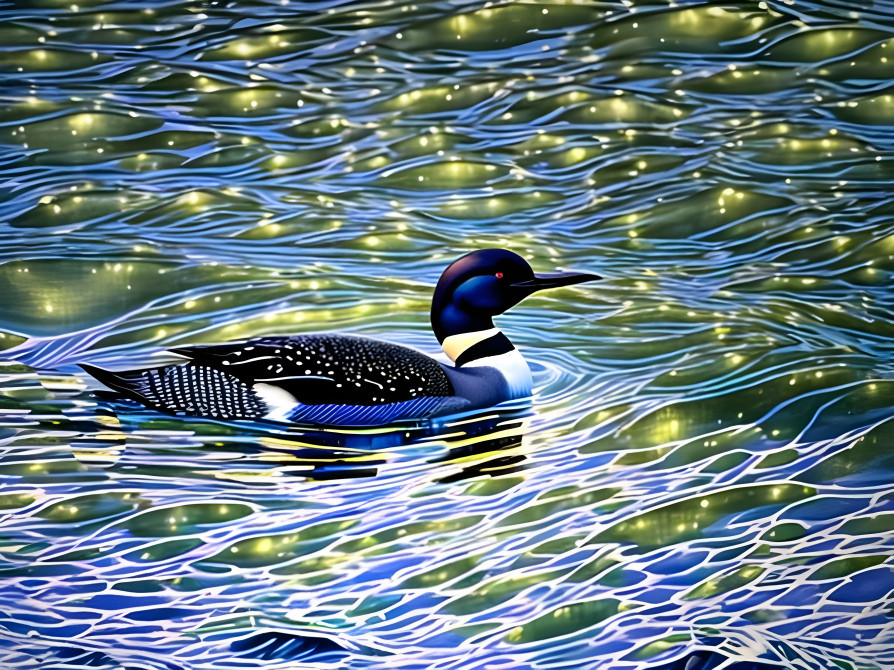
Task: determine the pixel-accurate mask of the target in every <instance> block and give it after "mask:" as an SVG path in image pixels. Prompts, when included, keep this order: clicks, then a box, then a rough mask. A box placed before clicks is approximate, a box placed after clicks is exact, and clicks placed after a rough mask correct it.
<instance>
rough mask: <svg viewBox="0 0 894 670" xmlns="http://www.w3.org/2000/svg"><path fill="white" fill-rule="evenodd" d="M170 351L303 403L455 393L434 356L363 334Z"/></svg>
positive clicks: (398, 400)
mask: <svg viewBox="0 0 894 670" xmlns="http://www.w3.org/2000/svg"><path fill="white" fill-rule="evenodd" d="M171 351H173V352H174V353H177V354H180V355H183V356H187V357H188V358H190V359H191V360H192V365H194V366H200V367H208V368H211V369H213V370H216V371H219V372H223V373H226V374H227V375H232V376H233V377H235V378H236V379H238V380H240V381H241V382H242V383H243V384H245V385H247V386H249V387H254V386H255V385H257V384H264V385H265V388H266V387H267V386H273V387H275V388H277V389H281V390H283V391H285V392H286V393H288V394H289V395H291V396H292V397H293V398H294V399H295V400H296V401H297V402H299V403H301V404H304V405H383V404H392V403H402V402H408V401H412V400H422V399H423V398H444V397H447V396H452V395H454V390H453V386H452V384H451V383H450V380H449V379H448V378H447V375H446V374H445V372H444V370H443V368H442V367H441V365H440V364H439V363H438V362H437V361H436V360H435V359H433V358H430V357H429V356H426V355H425V354H423V353H421V352H419V351H416V350H415V349H410V348H409V347H404V346H400V345H397V344H390V343H388V342H380V341H378V340H372V339H368V338H365V337H356V336H352V335H336V334H319V335H293V336H287V337H263V338H259V339H255V340H248V341H245V342H232V343H228V344H220V345H210V346H195V347H178V348H176V349H171Z"/></svg>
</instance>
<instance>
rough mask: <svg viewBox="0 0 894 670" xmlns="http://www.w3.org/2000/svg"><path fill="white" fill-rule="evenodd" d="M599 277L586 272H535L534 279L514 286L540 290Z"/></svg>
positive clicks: (594, 279)
mask: <svg viewBox="0 0 894 670" xmlns="http://www.w3.org/2000/svg"><path fill="white" fill-rule="evenodd" d="M597 279H602V277H600V276H599V275H591V274H586V273H584V272H540V273H535V274H534V278H533V279H529V280H528V281H522V282H518V283H517V284H513V286H516V287H518V288H523V289H527V290H528V291H539V290H541V289H545V288H558V287H559V286H571V285H572V284H583V283H584V282H585V281H596V280H597Z"/></svg>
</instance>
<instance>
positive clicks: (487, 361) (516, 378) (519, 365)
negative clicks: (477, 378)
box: [463, 349, 533, 399]
mask: <svg viewBox="0 0 894 670" xmlns="http://www.w3.org/2000/svg"><path fill="white" fill-rule="evenodd" d="M483 366H487V367H491V368H496V369H497V370H499V371H500V374H502V375H503V377H504V378H505V379H506V383H507V384H509V393H510V398H511V399H514V398H527V397H528V396H529V395H531V388H532V385H533V380H532V379H531V368H529V367H528V364H527V362H526V361H525V359H524V357H523V356H522V355H521V353H519V351H518V349H513V350H512V351H507V352H506V353H505V354H499V355H497V356H487V357H486V358H478V359H476V360H474V361H470V362H468V363H466V364H465V365H463V367H464V368H477V367H483Z"/></svg>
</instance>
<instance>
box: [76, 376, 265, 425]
mask: <svg viewBox="0 0 894 670" xmlns="http://www.w3.org/2000/svg"><path fill="white" fill-rule="evenodd" d="M80 367H81V369H82V370H84V371H85V372H86V373H87V374H89V375H91V376H92V377H94V378H95V379H97V380H98V381H100V382H102V383H103V384H105V385H106V386H108V387H109V388H111V389H113V390H114V391H116V392H117V393H118V394H120V396H124V397H125V398H130V399H132V400H136V401H137V402H139V403H141V404H143V405H145V406H146V407H150V408H152V409H157V410H160V411H162V412H168V413H171V414H176V415H179V416H203V417H208V418H211V419H257V418H261V417H263V416H264V415H265V414H267V411H268V408H267V404H266V403H265V402H264V401H263V400H262V399H261V397H260V396H259V395H258V394H257V393H256V392H255V391H254V390H253V389H252V388H251V387H250V386H248V385H247V384H244V383H243V382H241V381H240V380H239V379H237V378H236V377H234V376H233V375H231V374H229V373H227V372H222V371H220V370H214V369H212V368H208V367H204V366H201V365H189V364H187V365H169V366H166V367H162V368H148V369H144V370H122V371H119V372H113V371H111V370H103V369H102V368H98V367H96V366H94V365H87V364H82V365H81V366H80ZM102 397H108V393H107V392H106V393H103V395H102Z"/></svg>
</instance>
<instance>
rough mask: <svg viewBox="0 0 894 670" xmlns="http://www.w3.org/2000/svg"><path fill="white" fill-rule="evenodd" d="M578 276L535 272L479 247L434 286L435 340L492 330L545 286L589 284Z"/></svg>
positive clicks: (511, 256) (513, 257)
mask: <svg viewBox="0 0 894 670" xmlns="http://www.w3.org/2000/svg"><path fill="white" fill-rule="evenodd" d="M596 279H601V277H599V276H597V275H593V274H584V273H579V272H558V273H550V274H540V273H535V272H534V270H532V269H531V266H530V265H528V262H527V261H526V260H525V259H524V258H522V257H521V256H519V255H518V254H516V253H513V252H511V251H507V250H506V249H481V250H479V251H473V252H472V253H469V254H466V255H465V256H463V257H462V258H460V259H458V260H456V261H454V262H453V263H451V264H450V265H449V266H448V267H447V269H446V270H444V273H443V274H442V275H441V278H440V279H439V280H438V285H437V287H435V295H434V298H433V299H432V307H431V322H432V328H433V329H434V331H435V336H437V338H438V341H439V342H443V341H444V339H445V338H446V337H449V336H450V335H456V334H458V333H470V332H475V331H480V330H487V329H489V328H493V321H492V319H493V317H495V316H497V315H498V314H502V313H503V312H505V311H506V310H507V309H509V308H510V307H512V306H513V305H517V304H518V303H519V302H521V301H522V300H524V299H525V298H526V297H528V296H529V295H531V294H532V293H534V292H535V291H540V290H542V289H545V288H557V287H559V286H569V285H571V284H580V283H582V282H586V281H594V280H596Z"/></svg>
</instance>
